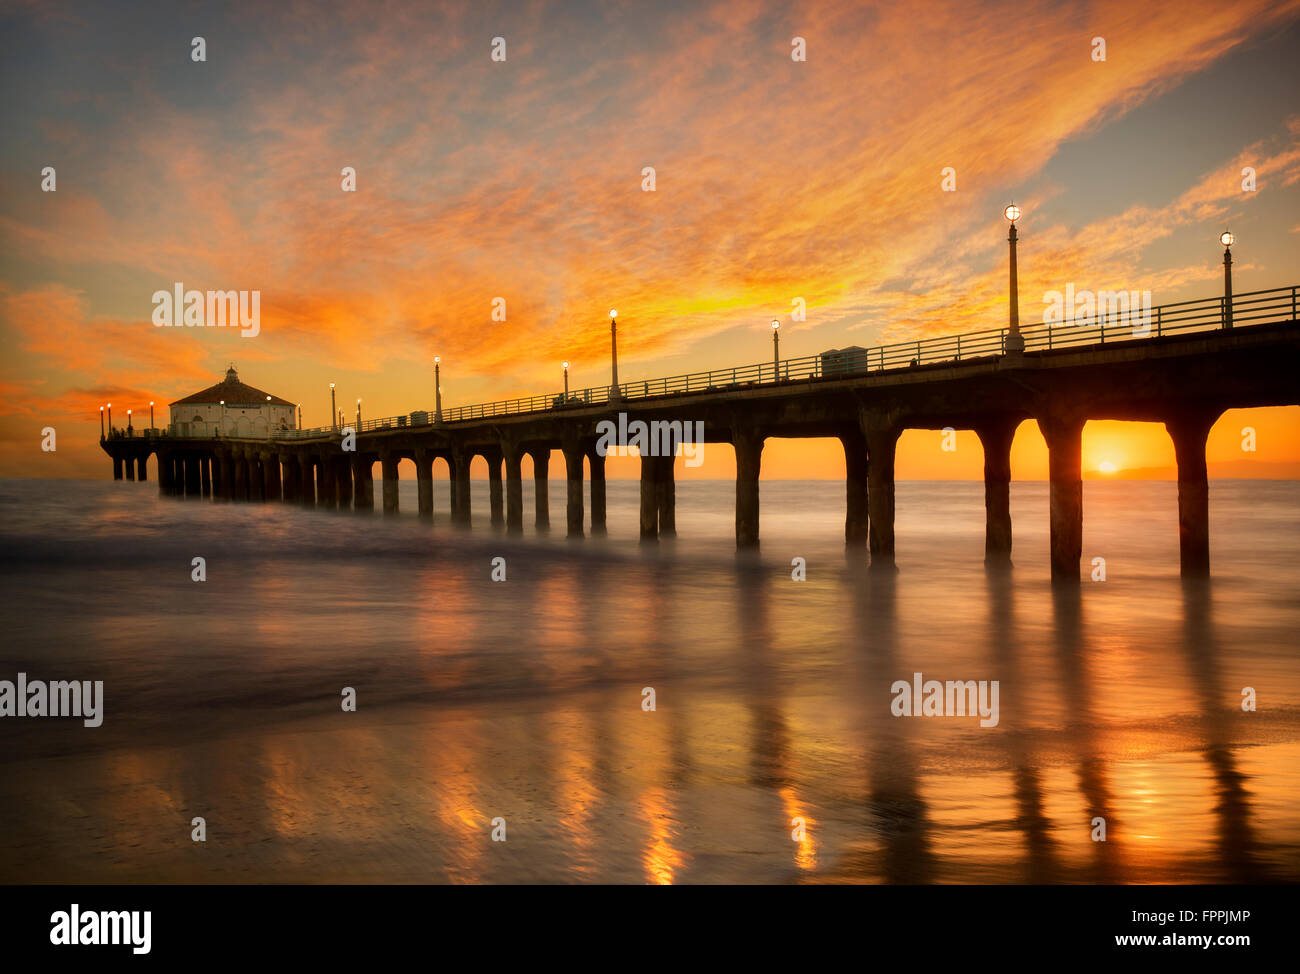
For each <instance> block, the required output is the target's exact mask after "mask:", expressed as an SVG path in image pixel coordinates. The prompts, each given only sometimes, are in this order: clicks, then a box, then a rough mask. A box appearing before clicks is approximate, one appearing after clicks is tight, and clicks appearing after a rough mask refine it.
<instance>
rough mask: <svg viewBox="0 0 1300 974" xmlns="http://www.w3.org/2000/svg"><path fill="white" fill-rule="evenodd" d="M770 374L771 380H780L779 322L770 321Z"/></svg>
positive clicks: (776, 320)
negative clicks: (771, 375)
mask: <svg viewBox="0 0 1300 974" xmlns="http://www.w3.org/2000/svg"><path fill="white" fill-rule="evenodd" d="M772 374H773V378H775V379H780V378H781V322H780V321H779V320H778V319H776V318H773V319H772Z"/></svg>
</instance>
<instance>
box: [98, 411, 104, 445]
mask: <svg viewBox="0 0 1300 974" xmlns="http://www.w3.org/2000/svg"><path fill="white" fill-rule="evenodd" d="M99 438H100V439H101V440H102V439H103V438H104V407H103V406H100V407H99Z"/></svg>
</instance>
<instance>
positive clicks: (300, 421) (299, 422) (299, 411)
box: [298, 403, 302, 429]
mask: <svg viewBox="0 0 1300 974" xmlns="http://www.w3.org/2000/svg"><path fill="white" fill-rule="evenodd" d="M298 429H302V403H298Z"/></svg>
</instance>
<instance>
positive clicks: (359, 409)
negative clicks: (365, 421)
mask: <svg viewBox="0 0 1300 974" xmlns="http://www.w3.org/2000/svg"><path fill="white" fill-rule="evenodd" d="M357 429H361V400H360V399H358V400H357Z"/></svg>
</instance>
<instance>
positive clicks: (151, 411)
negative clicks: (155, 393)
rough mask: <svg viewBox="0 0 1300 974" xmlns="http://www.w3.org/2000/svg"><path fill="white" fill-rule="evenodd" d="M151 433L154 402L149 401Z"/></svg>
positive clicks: (151, 430)
mask: <svg viewBox="0 0 1300 974" xmlns="http://www.w3.org/2000/svg"><path fill="white" fill-rule="evenodd" d="M149 432H150V433H152V432H153V400H152V399H150V400H149Z"/></svg>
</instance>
